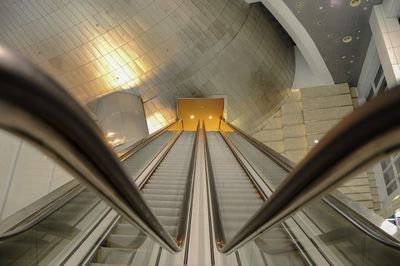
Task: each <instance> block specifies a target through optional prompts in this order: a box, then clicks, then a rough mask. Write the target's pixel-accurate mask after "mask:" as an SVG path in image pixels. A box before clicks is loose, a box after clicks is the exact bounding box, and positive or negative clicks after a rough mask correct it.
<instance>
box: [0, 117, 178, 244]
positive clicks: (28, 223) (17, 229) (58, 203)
mask: <svg viewBox="0 0 400 266" xmlns="http://www.w3.org/2000/svg"><path fill="white" fill-rule="evenodd" d="M178 122H180V120H176V121H175V122H172V123H170V124H168V125H167V126H165V127H163V128H162V129H160V130H158V131H157V132H154V133H153V134H151V135H150V136H148V137H147V138H145V139H143V140H140V141H138V142H136V143H135V144H133V145H131V146H130V149H132V150H129V151H127V152H126V153H124V154H123V155H121V156H120V157H119V158H120V160H121V161H123V160H126V159H128V158H129V157H131V156H133V155H134V154H136V153H137V152H138V151H140V150H141V149H142V148H143V147H144V146H146V145H147V144H149V143H150V142H151V141H153V140H155V139H156V138H157V137H159V136H160V135H161V134H163V133H164V132H165V131H166V130H168V129H169V128H170V127H171V126H173V125H174V124H175V123H178ZM127 154H128V155H127ZM73 181H74V180H73ZM75 182H76V181H75ZM65 186H70V184H69V183H67V184H65ZM60 188H61V187H60ZM83 189H84V187H83V185H82V184H80V183H76V184H75V186H73V187H72V188H70V189H69V190H68V191H64V192H63V193H62V194H60V195H57V196H56V198H55V199H54V200H52V201H51V202H49V203H47V204H46V205H44V206H42V207H41V208H39V209H38V210H36V211H35V212H34V213H32V214H30V215H28V216H27V217H25V218H24V219H23V221H20V222H18V224H16V225H15V226H13V228H10V229H9V230H5V231H4V232H3V233H1V234H0V241H1V240H5V239H9V238H11V237H14V236H17V235H20V234H22V233H24V232H26V231H28V230H29V229H32V228H33V227H34V226H36V225H37V224H39V223H40V222H42V221H43V220H45V219H46V218H47V217H48V216H50V215H51V214H52V213H54V212H55V211H57V210H58V209H59V208H60V207H62V206H64V205H65V204H66V203H67V202H68V201H69V200H70V199H72V197H74V196H76V195H77V194H78V193H77V192H80V191H82V190H83ZM49 195H50V194H48V195H46V196H45V197H47V196H49Z"/></svg>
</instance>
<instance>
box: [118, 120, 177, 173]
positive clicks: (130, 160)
mask: <svg viewBox="0 0 400 266" xmlns="http://www.w3.org/2000/svg"><path fill="white" fill-rule="evenodd" d="M182 129H183V128H182V123H181V122H180V121H179V122H177V123H175V124H174V125H172V126H171V127H169V128H168V129H167V130H166V131H164V132H163V133H161V135H159V136H158V137H157V138H155V139H154V140H152V141H151V142H149V143H148V144H146V146H145V147H143V148H142V149H140V150H138V151H137V152H135V153H134V154H133V155H131V156H129V157H127V158H126V159H125V160H123V161H122V166H123V167H124V169H125V171H126V172H127V174H128V176H131V177H134V178H136V177H138V176H139V175H140V174H141V173H142V172H143V170H144V169H145V168H146V167H147V166H148V165H149V164H150V162H151V161H152V160H153V159H154V158H155V157H156V155H157V154H158V153H160V152H161V150H162V149H163V148H164V147H165V145H166V144H167V143H168V142H169V141H170V140H171V139H172V138H174V136H176V134H177V133H178V132H180V131H182Z"/></svg>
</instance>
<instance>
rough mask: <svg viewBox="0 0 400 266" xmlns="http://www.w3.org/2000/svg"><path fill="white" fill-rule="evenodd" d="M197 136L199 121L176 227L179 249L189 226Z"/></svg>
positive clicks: (198, 133)
mask: <svg viewBox="0 0 400 266" xmlns="http://www.w3.org/2000/svg"><path fill="white" fill-rule="evenodd" d="M199 135H200V121H199V122H198V123H197V127H196V137H195V142H194V144H193V149H192V153H191V157H190V167H189V171H188V177H187V181H186V186H185V192H184V196H183V200H182V204H183V206H182V210H181V217H180V221H179V225H178V233H177V237H176V239H177V243H178V245H179V246H180V247H182V246H183V243H184V240H185V239H187V238H186V235H187V234H189V233H188V227H189V226H190V216H191V206H192V202H193V186H194V177H195V172H196V160H197V149H198V148H197V145H198V142H199Z"/></svg>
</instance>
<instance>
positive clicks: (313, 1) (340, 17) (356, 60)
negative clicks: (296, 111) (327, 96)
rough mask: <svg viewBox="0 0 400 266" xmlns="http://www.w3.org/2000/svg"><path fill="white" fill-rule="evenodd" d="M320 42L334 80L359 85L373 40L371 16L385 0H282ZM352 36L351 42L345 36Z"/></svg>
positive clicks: (316, 41) (318, 45)
mask: <svg viewBox="0 0 400 266" xmlns="http://www.w3.org/2000/svg"><path fill="white" fill-rule="evenodd" d="M283 1H284V2H285V3H286V5H287V6H288V7H289V8H290V10H291V11H292V12H293V14H294V15H295V16H296V17H297V18H298V19H299V21H300V22H301V23H302V24H303V26H304V27H305V29H306V30H307V32H308V33H309V34H310V36H311V38H312V39H313V41H314V42H315V44H316V45H317V48H318V50H319V52H320V53H321V55H322V57H323V58H324V61H325V63H326V65H327V67H328V69H329V71H330V73H331V74H332V77H333V79H334V81H335V83H343V82H348V83H349V84H350V86H357V82H358V77H359V75H360V72H361V67H362V65H363V63H364V58H365V55H366V53H367V49H368V45H369V41H370V39H371V36H372V34H371V29H370V27H369V17H370V15H371V11H372V7H373V6H374V5H376V4H381V3H382V0H364V1H360V4H359V5H358V6H356V7H351V6H350V2H351V1H349V0H348V1H347V0H346V1H342V0H339V1H333V0H332V1H325V0H283ZM345 36H351V37H352V41H351V42H350V43H344V42H343V41H342V39H343V38H344V37H345Z"/></svg>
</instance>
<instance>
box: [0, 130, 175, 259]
mask: <svg viewBox="0 0 400 266" xmlns="http://www.w3.org/2000/svg"><path fill="white" fill-rule="evenodd" d="M181 129H182V127H181V123H177V124H176V125H172V126H171V127H170V128H169V129H168V130H166V131H165V132H162V133H161V134H160V135H159V136H156V137H155V138H154V139H153V140H151V141H150V142H149V143H148V144H146V145H145V146H143V147H142V148H140V149H139V150H137V152H136V153H134V154H133V155H131V156H130V157H128V158H127V159H126V160H125V161H124V162H123V166H124V167H125V169H126V171H127V172H128V173H129V175H130V176H131V177H132V178H133V179H136V177H138V175H139V174H140V173H141V172H142V171H143V170H144V168H145V167H146V166H147V165H148V164H149V163H150V162H151V160H152V159H153V158H154V157H155V156H156V155H157V154H158V153H159V152H160V151H161V150H162V149H163V148H164V146H165V145H166V144H167V143H168V142H169V141H170V140H171V139H172V138H173V137H174V136H175V134H177V132H179V131H180V130H181ZM0 157H1V160H0V165H1V166H2V167H0V218H1V219H0V229H1V228H2V226H1V225H2V220H4V221H5V219H7V223H10V220H13V219H14V216H18V217H19V218H18V219H20V218H21V217H22V218H25V217H27V216H28V215H32V214H35V212H32V213H30V214H29V210H32V206H33V205H34V206H36V205H39V206H40V204H42V205H43V204H45V203H46V204H49V202H47V201H46V200H45V198H46V196H48V194H49V193H51V192H52V191H54V190H56V189H58V188H60V187H62V186H63V185H64V184H66V183H68V182H69V181H70V180H72V179H73V176H71V175H70V174H69V173H68V172H67V171H65V170H64V169H63V168H62V167H61V166H59V165H58V164H57V163H56V162H54V161H53V160H52V159H51V158H49V157H48V156H47V155H46V154H44V153H43V152H41V151H40V150H39V149H38V148H37V147H36V146H33V145H31V144H30V143H29V142H27V141H25V140H23V139H21V138H18V137H16V136H14V135H12V134H9V133H7V132H5V131H0ZM74 193H75V194H73V195H71V196H70V197H69V198H70V199H69V200H67V201H66V202H65V203H61V205H60V206H61V207H57V208H56V210H55V211H53V212H52V213H51V214H49V215H48V216H47V217H45V218H44V219H43V220H41V221H38V222H35V223H34V224H35V225H34V226H33V227H31V228H29V227H27V228H29V229H27V230H26V231H21V232H19V233H17V234H15V235H13V236H10V237H5V238H2V239H1V240H0V265H11V264H12V265H55V264H59V263H60V262H62V261H64V260H65V259H66V258H67V257H68V256H69V254H70V253H71V252H73V251H74V250H75V249H76V247H78V246H80V245H81V243H82V242H83V241H84V240H85V239H86V238H87V236H88V235H89V234H90V233H91V232H92V230H94V228H95V227H96V226H97V225H98V224H99V223H100V222H101V221H102V220H103V218H104V217H106V215H107V214H109V213H110V211H111V208H110V207H109V206H108V205H107V204H106V203H105V202H103V201H102V200H101V199H100V198H99V197H97V196H96V195H95V194H94V193H92V192H90V191H88V190H87V189H84V188H83V187H81V188H79V189H78V190H76V191H75V192H74ZM60 196H62V195H60ZM44 206H46V205H44ZM29 208H31V209H29ZM37 216H40V215H37ZM19 221H21V219H20V220H19ZM22 221H24V220H22ZM24 222H25V221H24ZM22 224H23V223H22ZM13 225H15V224H13ZM19 226H20V225H17V226H15V228H16V229H18V228H19ZM13 229H14V227H12V228H11V229H9V230H6V231H5V232H9V231H10V230H11V231H12V230H13ZM3 232H4V231H3ZM158 249H159V246H158V245H157V244H156V243H155V242H154V241H152V240H150V239H149V238H148V237H146V236H145V235H144V233H142V232H140V231H139V229H137V228H136V227H134V226H133V225H131V224H129V223H128V222H127V221H126V220H125V219H122V218H120V219H119V222H118V223H117V225H116V226H115V227H114V228H113V229H112V230H111V233H110V235H109V236H108V237H107V240H106V241H105V243H103V244H102V246H101V247H100V248H99V249H98V250H97V251H96V254H95V256H94V257H93V259H92V261H93V262H95V261H97V262H101V263H109V262H110V263H111V262H112V263H117V264H119V263H120V264H127V263H125V259H126V258H128V257H129V261H130V262H134V263H138V265H144V264H147V263H146V261H148V260H150V259H151V258H152V256H150V255H151V254H152V253H153V252H154V250H156V251H158ZM129 254H130V255H129ZM156 254H157V253H156ZM113 261H114V262H113ZM122 261H124V262H122Z"/></svg>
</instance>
